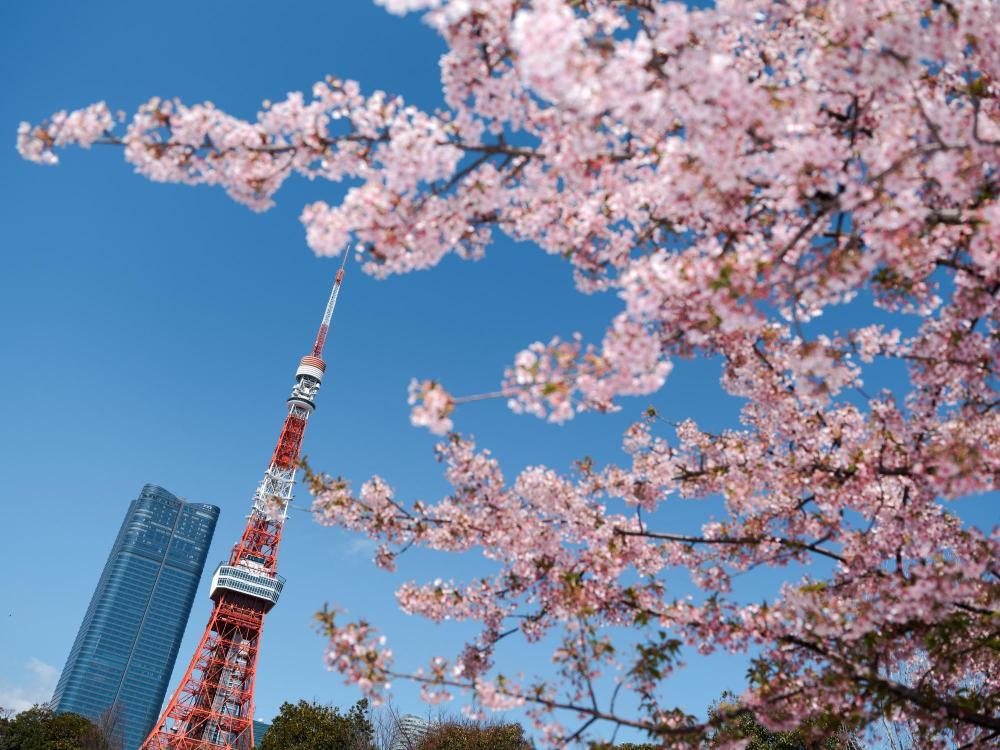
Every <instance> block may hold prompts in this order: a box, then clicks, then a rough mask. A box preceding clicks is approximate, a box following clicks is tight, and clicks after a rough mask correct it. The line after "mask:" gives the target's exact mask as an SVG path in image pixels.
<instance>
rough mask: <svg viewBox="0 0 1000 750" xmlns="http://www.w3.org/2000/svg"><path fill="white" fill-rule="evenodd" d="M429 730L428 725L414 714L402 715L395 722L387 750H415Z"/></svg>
mask: <svg viewBox="0 0 1000 750" xmlns="http://www.w3.org/2000/svg"><path fill="white" fill-rule="evenodd" d="M428 729H430V723H429V722H428V721H427V720H426V719H421V718H420V717H419V716H417V715H416V714H404V715H402V716H400V717H399V718H398V719H397V720H396V728H395V731H394V732H393V734H392V743H391V744H390V745H389V750H416V747H417V745H419V744H420V740H422V739H423V737H424V735H425V734H427V730H428Z"/></svg>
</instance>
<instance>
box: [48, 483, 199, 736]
mask: <svg viewBox="0 0 1000 750" xmlns="http://www.w3.org/2000/svg"><path fill="white" fill-rule="evenodd" d="M218 518H219V509H218V508H216V507H215V506H214V505H204V504H201V503H187V502H184V501H183V500H181V499H179V498H177V497H175V496H174V495H172V494H171V493H169V492H167V491H166V490H165V489H163V488H162V487H157V486H156V485H153V484H147V485H146V486H145V487H143V488H142V492H140V493H139V497H137V498H136V499H135V500H133V501H132V504H131V505H130V506H129V509H128V513H127V514H126V515H125V521H124V522H123V523H122V527H121V530H120V531H119V532H118V538H117V539H116V540H115V545H114V547H113V548H112V549H111V554H110V555H108V561H107V563H105V565H104V571H103V572H102V573H101V578H100V580H99V581H98V582H97V588H96V589H95V591H94V596H93V597H92V598H91V600H90V606H89V607H88V608H87V613H86V614H85V615H84V617H83V623H82V624H81V625H80V631H79V632H78V633H77V635H76V640H75V641H74V642H73V648H72V650H71V651H70V654H69V658H68V659H67V660H66V666H65V667H64V668H63V672H62V676H61V677H60V678H59V684H58V685H57V686H56V692H55V695H54V696H53V698H52V706H53V708H54V709H55V710H56V711H73V712H74V713H79V714H83V715H84V716H87V717H90V718H91V719H97V718H98V717H100V716H101V714H103V713H104V712H105V711H107V710H108V709H110V708H111V707H112V706H114V707H116V710H117V712H118V716H119V724H118V726H119V727H120V728H121V729H122V733H123V738H124V741H125V750H135V749H136V748H138V747H139V745H140V744H141V743H142V741H143V740H144V739H146V735H147V734H148V733H149V731H150V730H151V729H152V728H153V724H154V723H156V719H157V717H158V716H159V713H160V707H161V705H162V703H163V696H164V694H165V692H166V690H167V683H168V682H169V680H170V673H171V672H172V671H173V668H174V660H175V659H176V658H177V649H178V648H179V647H180V644H181V637H182V636H183V635H184V628H185V626H186V625H187V621H188V615H189V614H190V613H191V603H192V601H193V600H194V594H195V590H196V589H197V588H198V581H199V579H200V578H201V573H202V569H203V567H204V565H205V557H206V556H207V555H208V546H209V543H210V542H211V541H212V534H213V533H214V531H215V522H216V521H217V520H218Z"/></svg>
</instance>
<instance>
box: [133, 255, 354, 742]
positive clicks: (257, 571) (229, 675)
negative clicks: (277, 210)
mask: <svg viewBox="0 0 1000 750" xmlns="http://www.w3.org/2000/svg"><path fill="white" fill-rule="evenodd" d="M346 260H347V252H345V253H344V261H343V262H341V265H340V270H338V271H337V277H336V280H335V281H334V283H333V290H332V291H331V292H330V299H329V301H328V302H327V304H326V311H325V312H324V313H323V322H322V323H321V324H320V327H319V332H318V333H317V334H316V343H315V344H314V345H313V349H312V353H311V354H307V355H306V356H305V357H303V358H302V359H301V360H300V362H299V367H298V369H297V370H296V371H295V386H294V387H293V388H292V395H291V396H290V397H289V398H288V416H287V417H285V423H284V425H283V426H282V428H281V435H280V436H279V437H278V444H277V446H275V449H274V453H273V454H272V456H271V463H270V465H269V466H268V467H267V471H266V472H265V474H264V479H263V480H262V481H261V483H260V485H259V486H258V487H257V491H256V492H255V493H254V497H253V508H252V509H251V511H250V517H249V519H248V520H247V525H246V529H245V530H244V531H243V536H242V537H241V538H240V540H239V541H238V542H237V543H236V545H235V546H234V547H233V551H232V554H230V556H229V560H228V561H226V562H223V563H221V564H220V565H219V567H218V569H217V570H216V571H215V574H214V575H213V576H212V589H211V594H210V596H211V598H212V601H213V602H215V607H214V608H213V610H212V616H211V617H210V618H209V620H208V626H207V627H206V628H205V633H204V635H202V637H201V641H200V642H199V644H198V648H197V649H196V650H195V653H194V657H193V658H192V659H191V664H190V665H189V666H188V668H187V672H185V673H184V678H183V679H182V680H181V683H180V685H179V686H178V688H177V691H176V692H175V693H174V694H173V697H172V698H171V699H170V702H169V703H168V704H167V707H166V709H165V710H164V711H163V714H162V715H161V716H160V718H159V720H158V721H157V722H156V726H155V727H154V728H153V731H152V732H151V733H150V735H149V737H147V738H146V741H145V742H143V744H142V747H141V749H140V750H166V749H167V748H169V750H195V749H196V748H197V750H222V748H227V749H228V748H232V749H233V750H251V748H253V744H254V740H253V696H254V676H255V674H256V672H257V655H258V653H259V649H260V636H261V630H262V629H263V626H264V615H266V614H267V613H268V612H269V611H270V610H271V608H272V607H273V606H274V605H275V604H276V603H277V601H278V596H279V595H280V594H281V589H282V586H284V582H285V579H284V578H282V577H281V576H279V575H278V572H277V559H278V544H279V543H280V541H281V529H282V526H283V525H284V521H285V515H286V513H287V511H288V503H289V502H290V501H291V499H292V488H293V487H294V485H295V474H296V471H297V469H298V465H299V449H300V447H301V445H302V436H303V434H304V433H305V429H306V422H307V420H308V419H309V415H310V414H312V412H313V409H315V408H316V403H315V400H316V394H317V393H318V392H319V387H320V384H321V383H322V382H323V372H324V370H325V369H326V363H324V361H323V344H324V343H325V342H326V335H327V332H328V331H329V329H330V319H331V318H332V317H333V308H334V306H335V305H336V304H337V295H338V294H339V293H340V285H341V283H342V282H343V280H344V262H346Z"/></svg>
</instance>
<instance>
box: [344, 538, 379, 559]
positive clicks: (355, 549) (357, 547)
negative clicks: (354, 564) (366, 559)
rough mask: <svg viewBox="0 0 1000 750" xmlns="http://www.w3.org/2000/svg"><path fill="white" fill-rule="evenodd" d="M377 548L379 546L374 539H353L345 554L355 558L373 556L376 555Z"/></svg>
mask: <svg viewBox="0 0 1000 750" xmlns="http://www.w3.org/2000/svg"><path fill="white" fill-rule="evenodd" d="M377 546H378V545H377V544H375V540H374V539H369V538H368V537H365V536H362V537H355V538H354V539H351V541H350V543H349V544H348V545H347V547H346V548H345V550H344V552H345V554H346V555H347V556H348V557H354V556H355V555H371V554H374V552H375V548H376V547H377Z"/></svg>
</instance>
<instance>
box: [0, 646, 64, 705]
mask: <svg viewBox="0 0 1000 750" xmlns="http://www.w3.org/2000/svg"><path fill="white" fill-rule="evenodd" d="M22 669H23V675H22V679H21V680H20V682H21V684H20V685H12V684H11V683H10V682H8V681H6V680H3V681H0V708H6V709H8V710H12V711H23V710H24V709H26V708H31V707H32V706H34V705H35V704H36V703H46V702H48V701H49V700H51V699H52V692H53V691H54V690H55V689H56V682H58V681H59V670H58V669H57V668H56V667H53V666H52V665H51V664H46V663H45V662H44V661H42V660H41V659H37V658H35V657H34V656H32V657H31V658H30V659H28V660H27V661H26V662H24V664H23V666H22Z"/></svg>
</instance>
